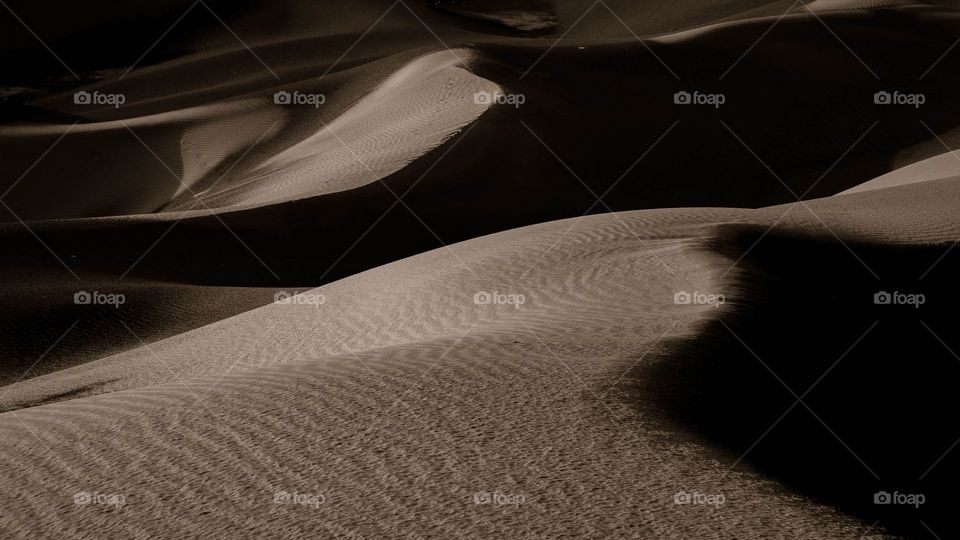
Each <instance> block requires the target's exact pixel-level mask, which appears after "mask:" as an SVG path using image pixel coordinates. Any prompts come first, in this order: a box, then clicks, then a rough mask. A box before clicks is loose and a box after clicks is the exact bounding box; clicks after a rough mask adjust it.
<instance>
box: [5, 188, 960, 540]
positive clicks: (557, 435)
mask: <svg viewBox="0 0 960 540" xmlns="http://www.w3.org/2000/svg"><path fill="white" fill-rule="evenodd" d="M958 197H960V182H958V181H957V180H956V179H949V180H940V181H934V182H929V183H925V184H914V185H910V186H904V187H900V188H893V189H889V190H880V191H873V192H869V193H865V194H861V195H849V196H842V197H837V198H834V199H824V200H818V201H812V202H810V203H808V204H809V210H808V209H806V208H805V207H804V208H800V206H801V205H799V204H798V205H795V206H797V207H798V208H796V209H794V210H792V212H795V217H789V215H788V217H787V218H785V219H784V220H783V221H782V222H781V224H780V225H779V226H778V227H780V228H782V229H783V230H786V231H810V230H814V229H816V228H817V227H818V226H817V225H816V224H815V222H816V221H818V220H817V219H816V217H815V215H816V216H820V219H823V220H824V222H826V223H827V224H829V225H830V226H831V228H833V229H834V230H836V231H838V234H842V235H844V236H845V237H847V238H848V239H849V238H862V237H865V236H867V235H869V234H870V233H874V234H878V235H882V236H883V237H884V238H886V239H887V240H891V239H893V238H892V237H895V240H896V241H898V242H920V243H932V242H944V241H954V240H957V239H960V232H958V231H960V223H958V219H960V218H958V217H957V215H956V213H955V212H954V211H953V210H952V209H953V208H954V207H955V205H956V204H957V202H958V201H957V199H958ZM907 202H909V203H910V204H913V205H920V206H921V207H922V208H923V212H916V211H906V212H903V213H898V212H896V211H888V208H887V207H888V206H889V207H890V208H893V207H895V206H897V205H903V204H904V203H907ZM786 209H787V208H783V207H781V208H771V209H765V210H760V211H745V210H724V209H716V210H709V209H702V210H693V209H690V210H651V211H640V212H629V213H623V214H619V215H612V214H611V215H600V216H592V217H587V218H583V219H580V220H567V221H560V222H553V223H548V224H544V225H537V226H533V227H529V228H525V229H518V230H514V231H509V232H505V233H500V234H497V235H494V236H490V237H484V238H479V239H476V240H471V241H468V242H466V243H463V244H456V245H453V246H451V247H450V248H449V249H440V250H436V251H432V252H429V253H425V254H423V255H419V256H416V257H413V258H411V259H408V260H403V261H399V262H397V263H393V264H390V265H387V266H385V267H381V268H377V269H374V270H371V271H368V272H365V273H363V274H360V275H357V276H355V277H351V278H347V279H345V280H341V281H339V282H337V283H333V284H330V285H328V286H325V287H321V288H320V289H316V290H314V291H310V292H308V293H305V294H323V295H324V299H325V302H324V303H323V304H322V305H320V306H319V307H314V306H309V305H297V306H294V305H283V304H274V305H270V306H267V307H264V308H260V309H257V310H254V311H251V312H249V313H246V314H243V315H239V316H236V317H234V318H231V319H228V320H226V321H223V322H220V323H215V324H213V325H210V326H207V327H204V328H201V329H198V330H195V331H192V332H188V333H186V334H182V335H180V336H177V337H175V338H170V339H167V340H164V341H161V342H159V343H155V344H153V345H149V346H147V347H143V348H140V349H135V350H133V351H130V352H128V353H124V354H122V355H120V356H117V357H111V358H106V359H104V360H100V361H95V362H91V363H88V364H85V365H82V366H78V367H76V368H73V369H69V370H65V371H62V372H58V373H56V374H52V375H48V376H42V377H37V378H34V379H31V380H28V381H24V382H20V383H17V384H15V385H12V386H8V387H6V388H4V389H3V390H2V391H0V393H2V394H0V395H2V399H3V400H4V408H7V409H14V408H17V407H22V406H24V405H27V404H34V403H37V402H42V401H55V400H60V399H63V396H69V397H72V398H73V399H70V400H69V401H61V402H58V403H51V404H48V405H43V406H38V407H31V408H27V409H20V410H17V411H9V412H7V413H4V414H3V415H0V429H2V430H3V431H4V436H3V437H2V440H3V441H4V442H3V450H2V452H3V456H4V460H3V461H2V465H0V467H2V468H3V473H4V476H5V477H7V478H10V479H11V482H13V483H14V484H15V485H29V486H31V489H30V490H29V491H11V490H7V491H5V495H4V497H5V498H7V497H12V498H10V499H8V501H7V503H6V504H5V507H6V508H17V509H18V511H16V512H5V513H4V514H3V517H2V519H3V524H4V528H5V529H7V530H10V531H15V532H17V533H33V534H39V533H44V532H47V533H51V532H53V531H57V530H71V531H76V532H81V533H93V532H94V531H96V532H98V533H101V534H102V533H110V534H126V535H134V536H137V535H148V534H160V533H164V534H204V533H211V534H212V533H217V532H219V533H223V532H228V531H233V532H234V533H236V534H239V533H242V532H246V533H253V534H278V533H280V532H287V533H290V532H295V533H310V534H344V535H349V534H359V535H363V536H383V535H387V536H392V535H400V534H410V533H411V532H412V531H418V532H419V533H421V534H427V535H439V536H478V535H500V534H506V533H508V532H509V531H512V532H513V533H514V534H516V533H518V532H520V533H524V534H526V533H529V534H534V533H537V534H545V535H548V536H554V535H561V534H564V533H566V534H574V535H577V536H582V535H587V536H594V535H595V536H603V537H610V536H631V535H632V536H639V537H649V536H682V537H690V536H737V537H753V536H755V537H757V538H761V537H767V536H768V534H767V532H769V531H772V530H775V531H779V532H780V533H782V534H783V535H784V536H789V537H819V538H827V537H849V536H856V535H858V534H862V533H866V532H869V531H868V526H869V523H863V522H858V521H857V520H853V519H850V518H846V517H843V516H841V515H838V514H837V513H835V512H834V511H832V510H830V509H829V507H824V506H822V505H820V504H818V503H815V502H813V501H811V500H809V499H806V498H803V497H797V496H796V495H793V494H791V493H790V492H788V491H785V490H784V489H783V488H782V487H779V486H778V485H777V484H776V483H773V482H771V481H770V480H767V479H765V478H764V476H762V475H759V474H757V473H755V472H751V470H750V469H749V468H746V467H745V468H742V469H738V472H735V473H733V474H731V475H729V476H725V473H726V471H727V467H728V466H729V463H730V461H731V459H732V457H731V456H730V455H729V454H727V453H725V452H724V451H722V450H719V449H717V448H711V447H709V446H707V447H704V446H701V445H699V444H697V443H695V442H693V441H691V440H690V439H689V437H687V436H686V435H684V434H683V433H682V432H676V431H674V430H673V429H670V428H668V427H667V426H665V425H664V424H662V423H660V422H657V421H654V420H651V417H655V416H656V415H652V414H648V413H651V412H653V411H652V410H651V411H647V413H645V410H644V407H645V406H649V407H652V406H654V404H653V403H647V404H646V405H645V402H644V400H643V398H642V397H641V398H640V402H639V403H636V402H632V401H630V400H626V399H624V396H625V395H628V394H630V393H631V390H630V386H631V385H633V384H637V383H636V382H635V381H634V379H633V377H632V376H631V375H630V374H629V372H632V373H634V374H635V373H636V372H637V370H642V369H643V368H644V367H645V365H646V364H648V363H651V362H661V361H664V360H663V359H662V356H661V354H660V353H661V352H662V347H661V345H662V343H663V341H664V340H670V339H674V338H677V337H680V336H685V335H690V334H691V333H692V332H695V329H696V328H697V325H698V324H699V323H700V322H702V321H704V320H706V319H710V318H715V317H722V316H724V314H725V313H727V311H728V310H730V309H733V308H734V307H735V306H736V304H737V302H738V299H737V297H736V294H729V300H728V302H729V303H728V304H724V305H722V306H720V307H719V308H713V307H708V306H689V305H676V304H674V302H673V294H674V293H675V292H676V291H680V290H687V291H715V292H721V293H722V292H723V291H728V292H729V291H733V290H735V289H734V288H732V287H731V285H730V284H729V283H726V282H725V280H721V279H719V276H720V275H721V274H722V273H723V272H724V271H725V270H726V269H727V268H728V267H729V266H730V264H731V262H732V261H730V260H726V259H724V258H723V257H720V256H717V255H713V254H711V252H710V250H708V249H705V248H704V247H703V246H704V245H705V243H707V242H708V240H709V238H710V236H711V231H713V230H715V224H726V223H737V222H739V223H754V224H759V225H767V224H770V223H772V221H773V220H774V219H775V217H776V216H777V215H782V214H783V211H785V210H786ZM811 210H812V212H816V214H812V213H811ZM877 214H883V215H884V217H885V218H886V219H885V220H884V224H883V225H882V227H888V229H883V230H881V229H878V227H877V226H876V225H875V224H874V223H873V216H874V215H877ZM735 274H736V272H735ZM479 291H490V292H494V291H497V292H501V293H512V294H524V295H526V303H524V304H523V305H522V306H520V307H519V308H518V307H513V306H509V305H499V306H493V305H477V304H475V303H474V294H475V293H476V292H479ZM625 374H626V375H625ZM89 394H100V395H96V396H90V397H82V398H81V397H80V396H84V395H89ZM47 448H49V450H47ZM734 457H735V456H734ZM82 491H91V492H93V491H97V492H100V493H122V494H125V495H126V497H127V499H126V501H127V502H126V505H125V506H123V508H122V509H120V510H112V509H107V508H106V507H103V508H98V507H82V506H80V507H78V506H76V505H74V502H73V499H72V497H73V495H74V494H75V493H77V492H82ZM279 491H287V492H298V493H314V494H315V493H321V494H323V495H324V496H325V498H326V501H325V502H324V503H323V504H322V505H320V506H319V507H318V508H317V509H314V508H312V507H310V506H296V505H294V506H282V505H276V504H274V503H273V502H272V501H273V496H274V493H275V492H279ZM495 491H499V492H500V493H504V494H522V495H524V496H525V497H526V499H525V502H524V503H523V504H522V505H520V506H519V507H510V506H504V507H500V508H497V507H496V506H494V505H491V506H487V505H477V504H475V502H474V500H473V496H474V493H477V492H495ZM679 491H689V492H693V491H696V492H699V493H722V494H724V495H725V497H726V502H725V503H724V505H723V506H722V507H721V508H718V509H713V508H710V507H687V506H679V505H676V504H674V501H673V496H674V494H675V493H677V492H679ZM40 516H42V519H40ZM759 524H762V525H759ZM750 531H755V532H750Z"/></svg>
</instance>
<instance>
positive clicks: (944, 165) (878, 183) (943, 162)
mask: <svg viewBox="0 0 960 540" xmlns="http://www.w3.org/2000/svg"><path fill="white" fill-rule="evenodd" d="M958 175H960V156H958V155H957V153H956V152H947V153H944V154H940V155H939V156H934V157H932V158H927V159H924V160H922V161H918V162H916V163H912V164H910V165H907V166H906V167H902V168H900V169H897V170H895V171H891V172H889V173H887V174H884V175H881V176H878V177H877V178H874V179H873V180H870V181H869V182H864V183H862V184H860V185H857V186H854V187H852V188H850V189H848V190H846V191H843V192H842V194H845V193H857V192H860V191H870V190H874V189H883V188H888V187H894V186H903V185H907V184H913V183H916V182H928V181H930V180H939V179H941V178H949V177H952V176H958Z"/></svg>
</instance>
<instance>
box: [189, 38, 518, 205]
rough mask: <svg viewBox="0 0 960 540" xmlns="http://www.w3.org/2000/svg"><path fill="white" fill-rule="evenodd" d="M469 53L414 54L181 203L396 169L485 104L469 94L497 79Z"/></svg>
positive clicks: (338, 187) (261, 196)
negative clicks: (480, 70) (303, 132)
mask: <svg viewBox="0 0 960 540" xmlns="http://www.w3.org/2000/svg"><path fill="white" fill-rule="evenodd" d="M473 55H474V53H473V52H471V51H469V50H465V49H458V50H453V51H442V52H437V53H432V54H428V55H426V56H423V57H420V58H418V59H416V60H414V61H413V62H411V63H409V64H407V65H406V66H404V67H403V68H401V69H400V70H398V71H397V72H395V73H393V74H392V75H391V76H390V77H388V78H387V79H386V80H385V81H384V82H382V83H381V84H380V85H379V86H378V87H377V88H376V89H374V90H373V92H371V93H370V94H368V95H367V96H365V97H364V98H363V99H361V100H360V101H359V102H358V103H356V104H355V105H353V106H352V107H351V108H349V109H348V110H347V111H346V112H344V113H343V114H341V115H340V116H338V117H337V118H336V119H334V120H332V121H330V122H329V123H327V124H325V125H324V126H323V128H322V129H321V130H320V131H319V132H317V133H316V134H314V135H312V136H310V137H308V138H307V139H305V140H303V141H301V142H299V143H297V144H295V145H293V146H291V147H289V148H287V149H285V150H283V151H282V152H280V153H278V154H276V155H274V156H272V157H270V158H269V159H267V160H265V161H264V162H262V163H260V164H259V165H258V166H257V167H255V168H253V169H252V170H250V171H248V172H247V173H246V174H245V175H242V176H239V177H235V178H230V179H229V180H228V181H226V182H223V183H222V184H220V185H218V186H216V187H215V188H213V189H211V190H209V191H204V192H200V193H197V194H195V196H194V197H193V198H192V199H187V201H186V202H187V203H189V204H190V205H191V206H196V204H197V203H198V202H202V204H203V205H205V206H207V207H211V208H229V207H238V206H244V207H250V206H259V205H266V204H272V203H277V202H282V201H287V200H292V199H300V198H306V197H313V196H317V195H323V194H327V193H335V192H337V191H344V190H348V189H353V188H356V187H360V186H363V185H366V184H369V183H370V182H374V181H376V180H378V179H381V178H384V177H386V176H387V175H390V174H392V173H394V172H396V171H397V170H399V169H401V168H402V167H404V166H405V165H407V164H408V163H410V162H411V161H413V160H414V159H416V158H418V157H420V156H422V155H424V154H426V153H427V152H429V151H430V150H432V149H434V148H436V147H437V146H439V145H440V144H442V143H443V142H444V141H446V140H447V139H448V138H450V137H451V136H453V135H454V134H456V133H457V132H459V131H460V130H461V129H462V128H463V127H464V126H466V125H468V124H469V123H471V122H472V121H474V120H475V119H476V118H477V117H479V116H480V115H481V114H482V113H483V112H484V111H485V110H486V109H487V108H489V107H490V106H491V103H490V101H489V100H487V101H484V100H482V99H481V100H478V99H477V98H476V96H477V95H480V93H481V92H483V93H486V94H493V93H495V92H497V91H498V90H499V86H497V85H496V84H495V83H493V82H491V81H488V80H486V79H483V78H481V77H478V76H476V75H474V74H472V73H471V72H470V71H469V68H467V67H466V66H464V65H463V63H464V62H469V60H470V59H471V58H472V57H473ZM176 208H177V205H176V204H175V205H174V206H173V207H171V209H176Z"/></svg>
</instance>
